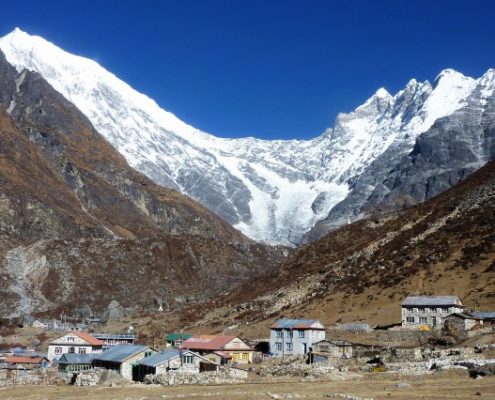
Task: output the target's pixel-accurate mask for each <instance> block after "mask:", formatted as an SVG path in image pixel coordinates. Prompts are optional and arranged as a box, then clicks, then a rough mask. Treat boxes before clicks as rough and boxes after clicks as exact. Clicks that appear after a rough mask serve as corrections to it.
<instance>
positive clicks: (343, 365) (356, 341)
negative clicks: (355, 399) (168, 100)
mask: <svg viewBox="0 0 495 400" xmlns="http://www.w3.org/2000/svg"><path fill="white" fill-rule="evenodd" d="M397 311H398V314H399V313H400V315H401V321H400V322H398V323H396V324H389V325H383V326H370V325H369V324H366V323H362V322H358V323H342V324H337V325H334V326H325V325H324V324H323V323H322V322H321V321H319V320H314V319H288V318H281V319H278V320H276V321H274V322H273V323H272V324H271V326H270V330H269V331H267V332H260V336H261V337H263V338H264V339H256V340H253V339H248V338H241V337H238V336H236V335H235V334H230V333H222V334H217V335H210V334H204V333H195V334H193V333H189V332H182V331H181V332H168V333H166V332H164V333H163V334H164V338H165V340H166V346H165V347H163V348H158V347H155V346H154V345H152V344H150V343H139V341H138V340H137V338H138V336H137V335H136V332H134V331H133V329H132V327H130V328H129V329H128V330H127V332H123V333H103V332H96V331H93V332H88V331H87V330H83V329H80V328H81V326H77V324H70V325H69V324H67V323H66V322H64V321H57V320H40V319H36V320H34V321H31V322H30V326H31V327H30V329H32V328H35V329H37V330H40V331H43V330H46V331H51V332H55V333H58V335H56V337H55V338H53V339H50V340H49V341H48V342H47V344H46V347H47V348H46V351H41V350H43V348H44V346H45V345H44V344H42V345H40V346H39V348H38V349H36V350H34V349H28V348H11V349H6V350H4V351H3V353H2V354H1V355H0V387H11V386H19V385H46V384H59V385H75V386H98V385H101V386H112V387H113V386H123V385H133V384H134V385H136V384H137V385H143V384H146V385H161V386H177V385H211V384H215V385H219V384H220V385H228V384H235V383H242V382H263V381H270V382H273V381H277V379H278V380H280V379H292V380H307V379H320V378H325V379H331V380H332V379H333V380H343V381H345V380H352V379H359V378H360V377H362V376H364V375H366V374H380V373H382V374H391V375H394V374H395V375H400V376H404V375H415V376H417V375H423V374H424V375H428V374H435V373H438V372H441V371H456V372H458V371H463V373H464V374H466V376H470V377H471V378H478V379H479V378H480V377H484V376H488V375H494V374H495V312H490V311H474V310H470V309H469V308H468V307H467V306H465V305H464V304H462V302H461V300H460V299H459V298H458V297H457V296H409V297H407V298H405V299H404V300H403V301H402V303H401V304H400V311H399V305H398V310H397ZM69 326H70V328H69ZM102 330H103V329H102ZM52 336H53V335H52Z"/></svg>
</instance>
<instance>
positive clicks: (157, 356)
mask: <svg viewBox="0 0 495 400" xmlns="http://www.w3.org/2000/svg"><path fill="white" fill-rule="evenodd" d="M186 352H188V353H190V351H189V350H185V351H183V352H182V354H185V353H186ZM179 355H180V351H179V349H170V350H164V351H161V352H159V353H154V354H152V355H151V356H149V357H146V358H143V359H142V360H141V361H139V364H141V365H146V366H147V367H156V366H157V365H160V364H161V363H163V362H166V361H170V360H172V359H174V358H176V357H179Z"/></svg>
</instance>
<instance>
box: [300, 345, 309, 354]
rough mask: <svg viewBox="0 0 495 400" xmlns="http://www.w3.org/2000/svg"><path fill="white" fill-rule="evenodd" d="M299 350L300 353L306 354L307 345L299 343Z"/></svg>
mask: <svg viewBox="0 0 495 400" xmlns="http://www.w3.org/2000/svg"><path fill="white" fill-rule="evenodd" d="M301 351H302V354H306V353H307V352H308V345H307V344H306V343H301Z"/></svg>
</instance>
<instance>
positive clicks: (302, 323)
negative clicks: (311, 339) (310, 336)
mask: <svg viewBox="0 0 495 400" xmlns="http://www.w3.org/2000/svg"><path fill="white" fill-rule="evenodd" d="M314 324H321V321H318V320H317V319H287V318H282V319H279V320H278V321H275V322H274V323H273V324H272V326H271V327H272V328H278V329H294V328H296V329H297V328H302V329H308V328H310V327H311V326H312V325H314ZM322 325H323V324H322Z"/></svg>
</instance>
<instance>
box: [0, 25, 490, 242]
mask: <svg viewBox="0 0 495 400" xmlns="http://www.w3.org/2000/svg"><path fill="white" fill-rule="evenodd" d="M0 48H1V49H2V50H3V51H4V52H5V53H6V55H7V59H8V60H9V61H10V62H11V63H12V64H14V65H15V66H16V67H17V68H18V70H19V71H21V70H23V69H24V68H27V69H29V70H34V71H37V72H38V73H40V74H41V75H42V76H43V77H44V78H45V79H46V80H47V81H48V82H50V84H52V85H53V86H54V88H55V89H56V90H58V91H59V92H60V93H61V94H63V95H64V96H65V97H66V98H67V99H69V100H70V101H72V102H73V103H74V104H75V105H76V106H77V107H79V109H80V110H81V111H82V112H83V113H84V114H85V115H86V116H87V117H88V118H89V120H91V122H92V123H93V124H94V126H95V127H96V128H97V130H98V131H99V132H100V133H101V134H102V135H104V136H105V138H106V139H107V140H108V141H109V142H110V143H112V145H113V146H115V148H116V149H118V151H119V152H120V153H121V154H122V155H123V156H124V157H125V158H126V160H127V161H128V162H129V164H130V165H131V166H133V167H135V168H136V169H138V170H139V171H141V172H143V173H144V174H146V175H147V176H148V177H149V178H151V179H152V180H153V181H155V182H157V183H159V184H161V185H164V186H167V187H170V188H175V189H177V190H180V191H181V192H182V193H185V194H187V195H189V196H190V197H192V198H193V199H195V200H197V201H199V202H200V203H202V204H203V205H205V206H206V207H208V208H209V209H210V210H211V211H213V212H214V213H216V214H217V215H220V216H221V217H223V218H224V219H225V220H226V221H228V222H229V223H231V224H233V225H234V226H235V227H237V228H238V229H240V230H241V231H242V232H243V233H245V234H246V235H248V236H249V237H251V238H253V239H255V240H258V241H264V242H269V243H282V244H294V243H300V242H301V241H308V240H315V239H317V238H319V237H321V236H322V235H323V234H324V233H326V232H328V230H331V229H334V228H335V227H337V226H340V225H343V224H345V223H347V222H348V221H349V220H351V221H354V220H356V219H360V218H363V217H364V216H366V215H369V214H370V213H371V212H372V211H373V210H374V209H375V208H376V207H380V208H402V207H404V206H408V205H411V204H415V203H417V202H420V201H424V200H425V199H428V198H431V197H432V196H434V195H435V194H438V193H439V192H440V191H442V190H445V189H446V188H448V187H450V186H452V185H453V184H455V183H456V182H458V181H459V180H460V179H462V178H463V177H464V176H466V174H468V173H470V172H472V171H474V170H475V169H476V168H479V167H480V166H481V165H483V164H484V163H486V161H487V160H490V159H492V158H493V148H492V147H490V146H491V144H490V143H491V139H490V138H489V137H490V135H491V133H490V132H491V130H490V128H489V129H488V130H487V129H486V123H491V121H493V113H492V111H490V110H492V109H493V101H494V100H493V98H494V88H495V82H494V81H495V80H494V71H493V70H489V71H488V72H487V73H486V74H485V75H483V76H482V77H481V78H479V79H477V80H475V79H472V78H469V77H466V76H463V75H462V74H460V73H458V72H456V71H453V70H445V71H443V72H442V73H441V74H440V75H439V77H438V78H437V79H436V81H435V82H434V84H433V85H431V84H430V83H429V82H428V81H426V82H417V81H416V80H414V79H413V80H411V81H410V82H409V83H408V84H407V85H406V87H405V88H404V89H403V90H401V91H399V92H398V93H396V94H395V95H391V94H389V93H388V92H387V91H386V90H385V89H379V90H378V91H377V92H376V93H375V94H374V95H373V96H372V97H370V98H369V99H368V100H367V101H366V102H365V103H364V104H363V105H361V106H360V107H358V108H356V110H354V111H353V112H351V113H349V114H339V115H338V117H337V119H336V121H335V125H334V127H333V128H329V129H327V130H326V131H325V132H324V133H323V134H322V135H321V136H319V137H316V138H315V139H312V140H309V141H295V140H291V141H266V140H258V139H254V138H245V139H220V138H217V137H215V136H212V135H209V134H207V133H204V132H201V131H199V130H197V129H195V128H193V127H191V126H189V125H187V124H185V123H184V122H182V121H180V120H179V119H177V118H176V117H175V116H174V115H172V114H170V113H168V112H167V111H165V110H162V109H161V108H159V106H158V105H157V104H156V103H155V102H154V101H153V100H151V99H149V98H148V97H146V96H145V95H143V94H141V93H138V92H136V91H135V90H133V89H132V88H131V87H129V86H128V85H127V84H125V83H124V82H122V81H120V80H119V79H118V78H116V77H115V76H114V75H112V74H111V73H109V72H108V71H106V70H105V69H103V68H102V67H100V66H99V65H98V64H96V63H95V62H93V61H91V60H88V59H84V58H82V57H77V56H74V55H71V54H68V53H66V52H64V51H63V50H62V49H60V48H57V47H56V46H54V45H52V44H51V43H49V42H47V41H45V40H44V39H42V38H40V37H36V36H30V35H28V34H26V33H24V32H22V31H20V30H18V29H16V30H15V31H14V32H12V33H11V34H9V35H7V36H5V37H4V38H2V39H0ZM444 117H445V118H447V120H442V118H444ZM464 128H468V129H464ZM466 151H468V153H467V152H466ZM467 154H468V155H467ZM318 221H322V222H321V223H318V224H317V222H318ZM315 224H317V225H316V227H315V229H313V230H311V228H312V227H313V226H314V225H315ZM309 230H311V231H310V232H309V233H308V231H309Z"/></svg>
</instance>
